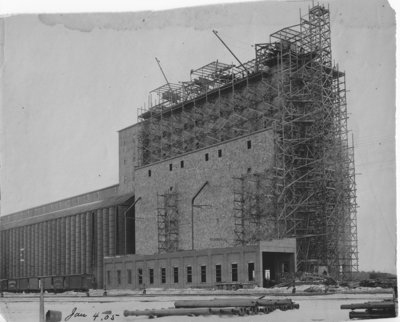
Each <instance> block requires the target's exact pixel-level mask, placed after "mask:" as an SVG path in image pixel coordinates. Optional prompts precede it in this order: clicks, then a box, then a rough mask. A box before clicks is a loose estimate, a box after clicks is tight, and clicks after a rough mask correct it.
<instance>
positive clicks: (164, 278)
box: [161, 267, 167, 284]
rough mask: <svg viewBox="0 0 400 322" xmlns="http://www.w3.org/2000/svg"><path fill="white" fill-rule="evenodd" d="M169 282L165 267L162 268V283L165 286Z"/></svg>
mask: <svg viewBox="0 0 400 322" xmlns="http://www.w3.org/2000/svg"><path fill="white" fill-rule="evenodd" d="M166 282H167V272H166V269H165V267H162V268H161V283H162V284H165V283H166Z"/></svg>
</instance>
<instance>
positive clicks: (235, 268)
mask: <svg viewBox="0 0 400 322" xmlns="http://www.w3.org/2000/svg"><path fill="white" fill-rule="evenodd" d="M237 281H238V264H232V282H237Z"/></svg>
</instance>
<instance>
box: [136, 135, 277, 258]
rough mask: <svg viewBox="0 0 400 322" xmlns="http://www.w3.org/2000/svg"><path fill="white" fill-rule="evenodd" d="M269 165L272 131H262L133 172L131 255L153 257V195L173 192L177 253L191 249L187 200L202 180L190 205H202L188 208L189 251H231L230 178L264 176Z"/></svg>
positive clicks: (154, 202) (155, 216)
mask: <svg viewBox="0 0 400 322" xmlns="http://www.w3.org/2000/svg"><path fill="white" fill-rule="evenodd" d="M248 141H251V148H249V147H248ZM219 150H220V151H221V152H220V153H221V156H219ZM206 155H208V161H206ZM272 160H273V137H272V131H271V130H264V131H261V132H257V133H253V134H251V135H248V136H244V137H241V138H237V139H233V140H230V141H227V142H224V143H222V144H218V145H214V146H211V147H208V148H205V149H201V150H198V151H196V152H192V153H188V154H184V155H181V156H179V157H176V158H172V159H169V160H165V161H163V162H158V163H154V164H152V165H149V166H146V167H142V168H138V169H136V171H135V196H136V198H139V197H141V198H142V200H140V201H139V202H138V203H137V205H136V253H137V254H154V253H157V252H158V243H157V241H158V238H157V236H158V228H157V207H159V206H160V204H158V203H157V194H163V193H166V192H169V191H175V192H177V193H178V212H179V249H184V250H187V249H191V239H192V234H191V224H192V222H191V212H192V207H191V200H192V198H193V197H194V196H195V194H196V193H197V192H198V190H199V188H200V187H201V186H202V185H203V184H204V183H205V182H206V181H208V185H207V186H206V187H205V188H204V189H203V191H202V192H201V193H200V194H199V195H198V198H197V199H196V200H195V205H202V206H201V207H194V208H193V209H194V211H193V213H194V232H195V233H194V248H195V249H203V248H216V247H228V246H233V245H234V220H233V207H234V200H233V185H234V180H233V177H235V176H241V175H243V174H245V173H247V172H248V171H252V172H261V171H264V170H266V169H268V168H269V167H270V166H271V164H272ZM182 162H183V163H182ZM170 169H172V170H170ZM150 172H151V173H150Z"/></svg>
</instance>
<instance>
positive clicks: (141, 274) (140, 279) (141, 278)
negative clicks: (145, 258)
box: [138, 268, 143, 285]
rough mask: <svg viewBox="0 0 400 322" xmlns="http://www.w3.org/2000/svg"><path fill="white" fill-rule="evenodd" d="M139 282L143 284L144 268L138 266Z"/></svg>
mask: <svg viewBox="0 0 400 322" xmlns="http://www.w3.org/2000/svg"><path fill="white" fill-rule="evenodd" d="M138 283H139V285H141V284H143V269H141V268H138Z"/></svg>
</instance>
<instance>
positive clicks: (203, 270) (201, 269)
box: [200, 265, 207, 283]
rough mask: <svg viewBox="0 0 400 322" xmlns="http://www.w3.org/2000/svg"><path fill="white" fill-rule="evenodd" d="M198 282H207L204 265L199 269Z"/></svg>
mask: <svg viewBox="0 0 400 322" xmlns="http://www.w3.org/2000/svg"><path fill="white" fill-rule="evenodd" d="M200 281H201V282H202V283H206V282H207V266H205V265H202V266H201V267H200Z"/></svg>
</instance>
